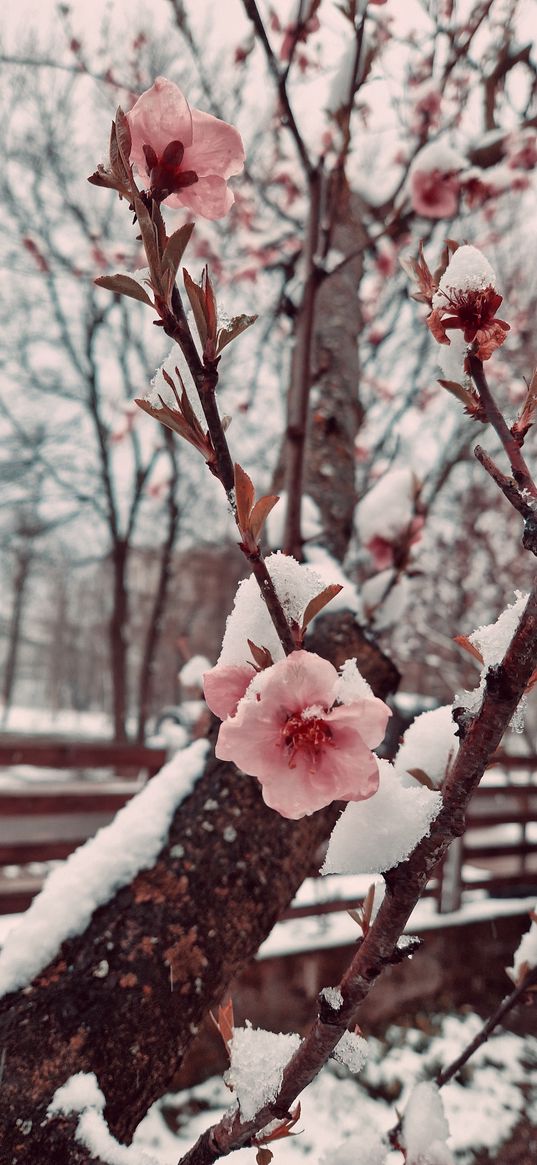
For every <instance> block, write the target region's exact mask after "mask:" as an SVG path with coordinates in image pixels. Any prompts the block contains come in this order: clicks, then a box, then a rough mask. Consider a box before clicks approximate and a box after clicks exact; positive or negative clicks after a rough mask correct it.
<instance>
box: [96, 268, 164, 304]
mask: <svg viewBox="0 0 537 1165" xmlns="http://www.w3.org/2000/svg"><path fill="white" fill-rule="evenodd" d="M94 282H95V283H96V284H97V287H105V288H106V290H107V291H113V292H115V294H116V295H128V296H130V298H131V299H139V300H140V303H147V304H149V307H153V306H154V304H153V303H152V302H151V300H150V298H149V296H148V294H147V291H144V289H143V287H142V286H141V285H140V284H139V283H138V282H137V280H136V279H131V277H130V275H100V276H99V278H98V279H95V280H94Z"/></svg>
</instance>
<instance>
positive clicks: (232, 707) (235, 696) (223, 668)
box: [203, 663, 256, 720]
mask: <svg viewBox="0 0 537 1165" xmlns="http://www.w3.org/2000/svg"><path fill="white" fill-rule="evenodd" d="M255 674H256V673H255V671H254V668H253V664H244V665H241V664H229V665H226V664H225V663H217V664H216V665H215V667H212V668H211V670H210V671H206V672H204V674H203V693H204V696H205V699H206V701H207V703H208V705H209V708H210V709H211V712H214V714H215V716H218V717H219V719H220V720H225V719H226V716H233V715H234V713H235V712H236V711H237V704H238V703H239V700H242V697H243V696H244V693H245V691H246V689H247V687H248V685H249V684H250V683H251V681H252V680H253V678H254V675H255Z"/></svg>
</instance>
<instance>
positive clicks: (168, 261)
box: [162, 222, 194, 279]
mask: <svg viewBox="0 0 537 1165" xmlns="http://www.w3.org/2000/svg"><path fill="white" fill-rule="evenodd" d="M193 230H194V223H193V222H187V223H185V224H184V226H182V227H179V230H177V231H174V232H173V235H170V238H169V239H168V242H167V243H166V246H165V248H164V254H163V256H162V266H163V267H164V268H167V269H168V270H169V271H171V272H172V274H173V278H174V279H175V276H176V275H177V272H178V270H179V264H180V262H181V259H182V258H183V255H184V253H185V251H186V248H187V246H188V243H189V242H190V236H191V234H192V231H193Z"/></svg>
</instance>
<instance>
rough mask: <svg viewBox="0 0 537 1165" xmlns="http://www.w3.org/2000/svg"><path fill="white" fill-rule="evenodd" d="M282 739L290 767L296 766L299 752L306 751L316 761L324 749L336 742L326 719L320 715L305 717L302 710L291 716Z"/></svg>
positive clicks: (286, 723)
mask: <svg viewBox="0 0 537 1165" xmlns="http://www.w3.org/2000/svg"><path fill="white" fill-rule="evenodd" d="M282 740H283V743H284V745H285V747H286V749H287V763H288V765H289V768H290V769H294V768H295V766H296V760H295V757H296V754H297V752H299V751H303V752H306V753H307V754H308V755H309V757H310V759H311V761H313V762H314V763H315V762H316V761H317V759H318V757H319V755H320V753H321V752H322V751H323V749H324V748H326V747H327V746H330V745H333V744H334V740H333V737H332V732H331V730H330V728H329V726H328V724H327V723H326V720H322V719H321V718H320V717H319V716H306V717H304V715H303V713H302V712H294V713H293V715H292V716H289V718H288V719H287V721H286V722H285V724H284V726H283V728H282Z"/></svg>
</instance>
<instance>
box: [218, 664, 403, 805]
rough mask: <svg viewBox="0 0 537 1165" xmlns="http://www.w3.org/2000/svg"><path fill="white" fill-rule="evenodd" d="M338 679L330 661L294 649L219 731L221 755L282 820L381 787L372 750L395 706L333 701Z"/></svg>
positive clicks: (371, 700)
mask: <svg viewBox="0 0 537 1165" xmlns="http://www.w3.org/2000/svg"><path fill="white" fill-rule="evenodd" d="M338 681H339V683H341V681H340V679H339V677H338V673H337V671H336V669H335V668H334V667H333V666H332V664H331V663H329V662H328V661H327V660H325V659H321V657H320V656H318V655H314V654H312V653H311V652H307V651H294V652H292V654H291V655H289V656H288V657H287V658H286V659H282V660H279V661H278V662H277V663H275V664H274V665H273V666H272V667H269V668H267V669H266V670H265V671H263V672H261V673H260V674H259V675H258V676H256V678H255V679H254V681H253V682H252V684H251V685H250V687H249V689H248V691H247V693H246V695H245V696H244V698H243V699H242V700H240V702H239V705H238V708H237V712H236V714H235V715H234V716H232V717H230V718H228V719H227V720H225V722H224V723H223V724H222V726H221V728H220V732H219V736H218V741H217V745H216V755H217V757H219V758H220V760H227V761H234V762H235V764H236V765H237V766H238V767H239V768H241V769H242V770H243V771H244V772H246V773H249V774H251V775H252V776H255V777H257V778H258V779H259V781H260V782H261V786H262V791H263V799H264V800H265V802H266V804H267V805H269V806H270V808H271V809H275V810H276V812H277V813H280V814H281V816H282V817H288V818H291V819H293V820H297V819H298V818H300V817H304V816H307V815H308V814H310V813H314V812H315V810H317V809H321V808H322V807H323V806H324V805H329V804H330V803H331V802H332V801H337V800H340V801H364V800H366V798H367V797H371V796H372V795H373V793H375V792H376V790H377V787H378V781H379V775H378V765H377V760H376V758H375V757H374V756H373V753H372V752H371V751H370V750H371V748H374V747H376V745H378V744H380V741H381V740H382V737H383V735H384V732H385V729H386V723H387V720H388V717H389V716H390V710H389V708H388V707H387V706H386V704H384V703H383V702H382V700H378V699H376V697H375V696H372V695H371V696H369V695H367V694H364V695H361V694H359V695H357V696H356V698H354V699H351V701H350V702H349V703H346V704H339V705H336V704H335V701H336V699H337V696H338V689H337V687H336V684H337V682H338ZM362 682H363V681H362ZM364 686H365V685H364Z"/></svg>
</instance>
